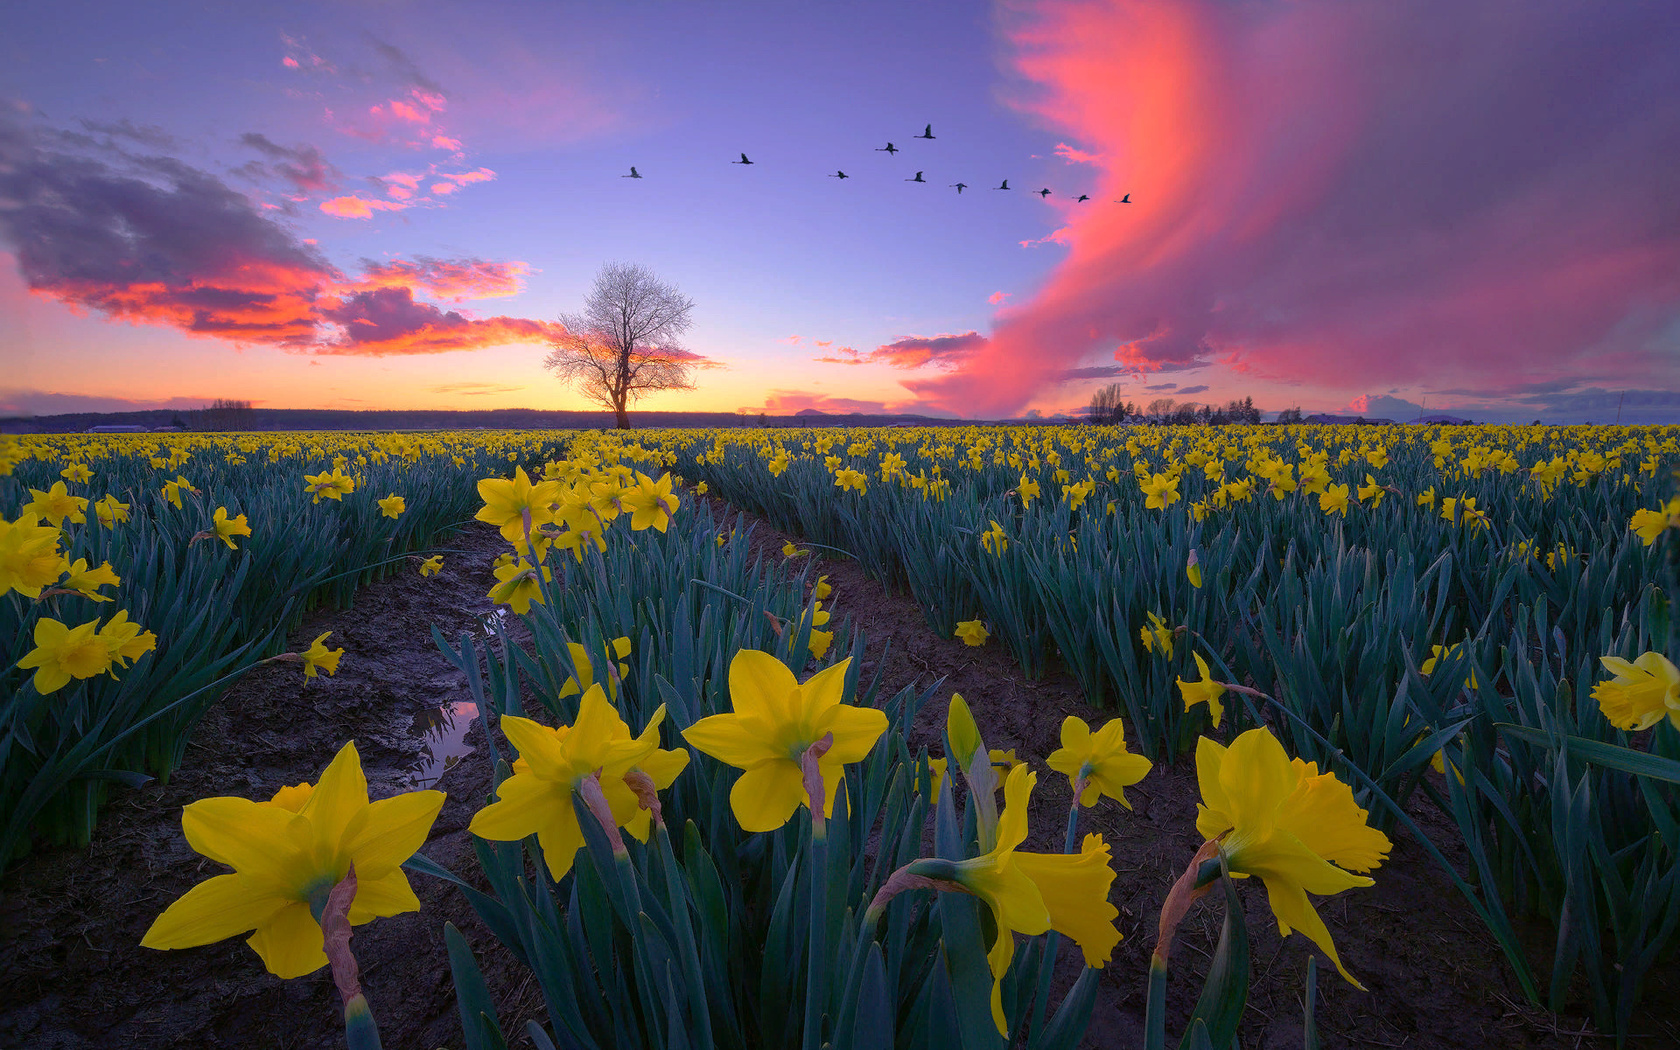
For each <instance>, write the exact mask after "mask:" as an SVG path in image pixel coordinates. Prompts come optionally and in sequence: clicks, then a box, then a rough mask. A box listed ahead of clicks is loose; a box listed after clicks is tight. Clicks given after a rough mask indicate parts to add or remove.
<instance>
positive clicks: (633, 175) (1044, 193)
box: [619, 124, 1132, 204]
mask: <svg viewBox="0 0 1680 1050" xmlns="http://www.w3.org/2000/svg"><path fill="white" fill-rule="evenodd" d="M911 137H912V138H918V139H932V138H934V137H935V135H934V134H933V125H932V124H929V125H928V126H927V127H925V128H923V129H922V133H921V134H920V135H913V136H911ZM875 152H876V153H885V154H886V155H887V156H889V157H891V156H895V155H897V154H899V153H903V152H904V151H903V150H901V149H899V148H898V147H897V146H895V145H893V144H892V143H891V142H889V143H887V144H886V145H885V146H877V147H875ZM729 163H731V164H752V163H754V162H753V161H752V160H750V159H748V157H747V155H746V154H745V153H743V154H741V159H740V160H732V161H730V162H729ZM925 174H927V173H926V172H925V171H918V172H916V177H915V178H913V179H905V180H904V181H905V182H919V183H922V184H923V185H929V183H928V181H927V179H925V178H923V177H922V176H923V175H925ZM641 177H642V173H641V172H639V171H637V170H636V168H635V166H634V165H631V167H630V174H628V175H620V176H619V178H621V179H639V178H641ZM828 177H829V178H831V179H849V178H852V176H850V175H847V174H846V173H845V172H844V171H843V170H840V169H836V170H835V171H834V173H833V174H832V175H829V176H828ZM948 186H949V188H951V189H954V190H956V191H957V196H959V197H960V196H962V191H963V190H966V189H968V188H969V184H968V183H966V182H953V183H949V184H948ZM992 189H994V190H1007V189H1009V180H1008V179H1004V180H1003V181H1002V182H1001V183H1000V184H998V185H996V186H993V187H992ZM1031 192H1033V193H1036V194H1038V199H1039V200H1043V199H1044V198H1046V197H1048V196H1050V189H1049V188H1048V187H1045V188H1043V189H1037V190H1033V191H1031ZM1090 199H1091V195H1090V194H1088V193H1081V194H1080V195H1079V196H1077V197H1075V198H1074V202H1075V203H1076V204H1084V203H1085V202H1086V201H1088V200H1090ZM1114 203H1115V204H1130V203H1132V195H1131V194H1130V193H1127V194H1125V195H1123V196H1122V197H1121V198H1120V199H1119V200H1117V201H1115V202H1114Z"/></svg>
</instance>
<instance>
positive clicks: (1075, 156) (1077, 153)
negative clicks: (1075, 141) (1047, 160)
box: [1056, 142, 1102, 164]
mask: <svg viewBox="0 0 1680 1050" xmlns="http://www.w3.org/2000/svg"><path fill="white" fill-rule="evenodd" d="M1056 156H1058V157H1060V158H1062V159H1063V160H1065V161H1067V162H1068V163H1069V164H1095V163H1097V162H1098V161H1100V160H1102V155H1101V154H1098V153H1086V152H1085V151H1084V150H1078V149H1074V148H1073V147H1072V146H1070V145H1068V144H1067V143H1065V142H1058V143H1056Z"/></svg>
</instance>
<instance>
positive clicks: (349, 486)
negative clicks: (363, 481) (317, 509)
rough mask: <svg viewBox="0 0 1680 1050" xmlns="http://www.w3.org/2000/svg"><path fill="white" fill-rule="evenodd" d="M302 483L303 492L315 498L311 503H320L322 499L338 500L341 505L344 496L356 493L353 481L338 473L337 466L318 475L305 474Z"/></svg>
mask: <svg viewBox="0 0 1680 1050" xmlns="http://www.w3.org/2000/svg"><path fill="white" fill-rule="evenodd" d="M303 481H304V487H303V490H304V491H305V492H308V493H310V494H312V495H313V496H314V497H315V498H314V499H313V500H312V501H311V502H313V503H319V502H321V499H322V497H325V498H327V499H333V500H338V501H339V502H341V503H342V502H343V501H344V497H345V496H347V495H349V494H350V493H352V492H354V491H356V481H355V479H354V478H350V477H346V476H345V475H344V474H343V473H341V472H340V469H339V467H338V466H337V465H335V466H334V467H333V469H332V470H330V471H325V470H324V471H322V472H321V473H319V474H305V475H304V476H303Z"/></svg>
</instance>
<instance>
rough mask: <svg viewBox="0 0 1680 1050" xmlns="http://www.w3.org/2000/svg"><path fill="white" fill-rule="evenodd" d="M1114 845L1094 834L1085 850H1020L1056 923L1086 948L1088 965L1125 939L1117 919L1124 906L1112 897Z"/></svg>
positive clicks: (1019, 858)
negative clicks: (1121, 906) (1117, 924)
mask: <svg viewBox="0 0 1680 1050" xmlns="http://www.w3.org/2000/svg"><path fill="white" fill-rule="evenodd" d="M1109 856H1110V854H1109V849H1108V845H1107V844H1106V843H1104V842H1103V841H1102V836H1100V835H1088V836H1086V839H1085V849H1084V851H1083V852H1081V853H1076V854H1064V853H1017V854H1015V866H1016V867H1017V868H1018V869H1019V870H1020V871H1021V872H1022V873H1023V874H1025V875H1026V876H1027V877H1028V878H1029V879H1031V880H1032V881H1033V885H1035V886H1037V887H1038V892H1039V894H1040V895H1041V896H1042V897H1043V898H1044V907H1045V909H1046V910H1047V911H1048V912H1049V913H1050V928H1051V929H1053V930H1055V931H1057V932H1058V933H1061V934H1062V935H1064V936H1067V937H1071V938H1073V940H1074V943H1076V944H1078V945H1079V947H1080V949H1081V950H1082V951H1083V952H1084V953H1085V965H1087V966H1101V965H1103V964H1104V963H1106V962H1108V960H1109V958H1110V957H1111V956H1112V955H1113V954H1114V947H1115V945H1117V944H1119V943H1120V930H1119V929H1118V928H1117V927H1116V926H1115V925H1114V920H1116V919H1118V918H1119V917H1120V909H1118V908H1116V907H1115V906H1114V905H1113V904H1110V903H1109V900H1108V891H1109V887H1110V886H1112V885H1113V883H1114V869H1113V868H1112V867H1110V866H1109Z"/></svg>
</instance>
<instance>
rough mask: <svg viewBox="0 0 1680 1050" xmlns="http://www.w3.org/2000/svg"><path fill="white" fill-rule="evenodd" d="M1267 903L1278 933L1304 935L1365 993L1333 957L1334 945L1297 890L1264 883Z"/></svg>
mask: <svg viewBox="0 0 1680 1050" xmlns="http://www.w3.org/2000/svg"><path fill="white" fill-rule="evenodd" d="M1266 901H1267V903H1268V904H1270V905H1271V906H1272V914H1273V915H1275V916H1277V921H1278V929H1279V930H1281V931H1282V932H1283V934H1284V936H1288V935H1289V931H1290V930H1291V929H1295V930H1299V931H1301V932H1302V933H1304V934H1306V936H1307V937H1308V939H1310V940H1311V941H1312V942H1313V943H1314V944H1316V945H1318V946H1319V948H1320V949H1322V950H1323V952H1324V954H1325V955H1328V956H1329V957H1330V961H1331V962H1333V963H1335V964H1336V969H1337V970H1338V971H1340V973H1341V975H1342V976H1343V977H1345V978H1347V980H1348V983H1349V984H1351V985H1353V986H1354V987H1355V988H1357V989H1359V990H1360V991H1362V992H1363V991H1364V990H1365V986H1364V985H1362V984H1360V983H1359V982H1358V981H1356V980H1354V979H1353V975H1352V974H1350V973H1348V972H1347V967H1345V966H1343V965H1342V959H1341V956H1339V955H1337V954H1336V944H1335V942H1334V941H1332V940H1331V939H1330V931H1329V930H1328V929H1327V928H1326V927H1325V925H1324V920H1323V919H1321V918H1319V916H1318V912H1317V911H1315V910H1314V909H1313V906H1312V903H1311V902H1310V901H1308V900H1307V895H1306V894H1305V893H1303V892H1301V888H1300V887H1299V886H1295V885H1292V884H1290V883H1277V884H1274V883H1272V882H1267V883H1266Z"/></svg>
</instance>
